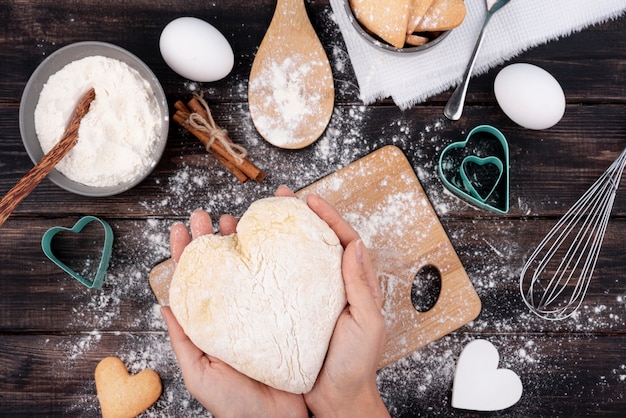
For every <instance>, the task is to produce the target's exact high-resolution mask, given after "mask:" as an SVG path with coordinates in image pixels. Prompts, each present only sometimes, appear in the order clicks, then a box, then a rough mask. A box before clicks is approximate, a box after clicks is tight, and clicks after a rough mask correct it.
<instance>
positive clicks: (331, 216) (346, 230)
mask: <svg viewBox="0 0 626 418" xmlns="http://www.w3.org/2000/svg"><path fill="white" fill-rule="evenodd" d="M306 203H307V204H308V205H309V207H310V208H311V210H313V212H315V213H316V214H317V216H319V217H320V218H322V220H324V221H325V222H326V223H327V224H328V226H330V228H331V229H332V230H333V231H335V234H337V237H338V238H339V241H341V245H343V246H344V248H345V247H346V246H347V245H348V244H349V243H350V242H352V241H355V240H357V239H359V238H360V237H359V234H358V233H357V232H356V231H355V230H354V229H353V228H352V227H351V226H350V224H349V223H348V222H346V221H345V220H344V219H343V218H342V217H341V215H340V214H339V212H337V210H336V209H335V208H334V207H333V206H332V205H330V204H329V203H328V202H326V201H325V200H324V199H322V198H321V197H319V196H317V195H314V194H312V195H309V196H307V198H306Z"/></svg>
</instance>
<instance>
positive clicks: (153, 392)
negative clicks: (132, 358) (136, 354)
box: [95, 357, 162, 418]
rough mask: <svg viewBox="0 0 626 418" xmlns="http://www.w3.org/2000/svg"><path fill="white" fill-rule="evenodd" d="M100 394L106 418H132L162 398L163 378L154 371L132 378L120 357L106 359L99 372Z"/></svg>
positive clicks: (97, 382)
mask: <svg viewBox="0 0 626 418" xmlns="http://www.w3.org/2000/svg"><path fill="white" fill-rule="evenodd" d="M95 378H96V392H97V393H98V399H99V400H100V409H102V417H103V418H132V417H136V416H137V415H139V414H141V413H142V412H143V411H145V410H146V409H148V408H149V407H150V406H151V405H152V404H153V403H155V402H156V401H157V399H159V396H161V390H162V385H161V378H160V377H159V375H158V374H157V373H156V372H154V371H153V370H142V371H141V372H139V373H137V374H136V375H134V376H131V375H130V374H129V373H128V371H127V370H126V366H124V363H122V360H120V359H119V358H117V357H106V358H104V359H102V360H101V361H100V363H98V366H97V367H96V372H95Z"/></svg>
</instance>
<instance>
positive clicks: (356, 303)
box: [341, 239, 382, 313]
mask: <svg viewBox="0 0 626 418" xmlns="http://www.w3.org/2000/svg"><path fill="white" fill-rule="evenodd" d="M341 268H342V274H343V280H344V285H345V288H346V297H347V299H348V303H349V304H350V306H352V307H357V308H361V309H363V310H365V311H370V310H375V311H377V312H378V313H380V309H381V307H382V291H381V290H380V285H379V283H378V279H377V277H376V272H375V270H374V267H373V265H372V261H371V259H370V257H369V253H368V252H367V248H365V245H363V241H361V240H360V239H357V240H355V241H352V242H350V243H349V244H348V246H347V247H346V249H345V252H344V256H343V261H342V266H341Z"/></svg>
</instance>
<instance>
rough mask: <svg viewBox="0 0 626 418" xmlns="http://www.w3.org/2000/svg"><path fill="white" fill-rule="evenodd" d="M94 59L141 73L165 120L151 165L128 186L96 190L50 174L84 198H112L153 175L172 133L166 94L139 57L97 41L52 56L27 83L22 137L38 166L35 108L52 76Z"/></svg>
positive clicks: (39, 151) (54, 172) (21, 114)
mask: <svg viewBox="0 0 626 418" xmlns="http://www.w3.org/2000/svg"><path fill="white" fill-rule="evenodd" d="M90 56H104V57H108V58H113V59H117V60H119V61H121V62H124V63H126V64H127V65H129V66H130V67H131V68H133V69H134V70H136V71H137V72H139V74H140V75H141V76H142V77H143V78H144V80H146V81H147V82H148V83H149V84H150V86H151V87H152V91H153V92H154V94H155V96H156V102H157V105H158V107H159V109H158V110H159V113H160V114H161V116H162V124H161V132H160V135H159V138H158V140H157V141H158V142H157V144H156V146H155V147H154V151H153V152H154V153H153V155H152V158H151V159H150V160H151V161H150V164H148V165H146V166H145V167H144V168H143V171H142V172H141V173H139V174H138V175H137V176H135V177H134V178H132V179H129V180H128V181H127V182H124V183H120V184H117V185H115V186H107V187H94V186H87V185H84V184H82V183H78V182H76V181H73V180H71V179H69V178H67V177H66V176H65V175H63V174H62V173H61V172H59V171H58V170H52V172H50V174H48V178H49V179H50V180H51V181H52V182H53V183H55V184H56V185H58V186H59V187H61V188H63V189H65V190H68V191H70V192H73V193H76V194H79V195H83V196H112V195H116V194H119V193H122V192H125V191H127V190H129V189H130V188H132V187H134V186H136V185H137V184H139V183H140V182H142V181H143V180H144V179H145V178H146V177H147V176H148V175H149V174H150V173H151V172H152V170H153V169H154V167H155V166H156V164H157V163H158V161H159V160H160V159H161V156H162V154H163V150H164V149H165V144H166V142H167V135H168V130H169V110H168V106H167V99H166V97H165V92H164V91H163V88H162V87H161V84H160V83H159V81H158V80H157V78H156V76H155V75H154V73H153V72H152V71H151V70H150V68H148V66H147V65H146V64H144V63H143V62H142V61H141V60H140V59H139V58H137V57H136V56H135V55H133V54H131V53H130V52H128V51H126V50H125V49H123V48H120V47H118V46H116V45H112V44H108V43H104V42H95V41H89V42H78V43H74V44H70V45H67V46H65V47H63V48H61V49H59V50H57V51H55V52H54V53H52V54H51V55H50V56H49V57H48V58H46V59H45V60H44V61H43V62H42V63H41V64H40V65H39V66H38V67H37V69H36V70H35V72H33V74H32V75H31V77H30V79H29V80H28V82H27V83H26V87H25V88H24V92H23V94H22V101H21V103H20V111H19V126H20V133H21V135H22V142H23V143H24V147H25V148H26V152H27V153H28V155H29V156H30V159H31V160H32V161H33V163H37V162H38V161H39V160H41V158H42V157H43V156H44V153H43V151H42V149H41V145H40V143H39V139H38V138H37V133H36V130H35V108H36V107H37V103H38V101H39V96H40V94H41V91H42V89H43V86H44V84H45V83H46V82H47V81H48V79H49V78H50V76H51V75H53V74H55V73H57V72H58V71H59V70H61V69H62V68H63V67H65V66H66V65H67V64H69V63H70V62H72V61H76V60H79V59H81V58H86V57H90Z"/></svg>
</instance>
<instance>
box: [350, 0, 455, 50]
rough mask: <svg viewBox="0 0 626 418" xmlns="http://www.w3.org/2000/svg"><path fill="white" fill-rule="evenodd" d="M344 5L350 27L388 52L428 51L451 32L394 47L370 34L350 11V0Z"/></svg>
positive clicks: (378, 47)
mask: <svg viewBox="0 0 626 418" xmlns="http://www.w3.org/2000/svg"><path fill="white" fill-rule="evenodd" d="M344 5H345V8H346V14H347V15H348V20H350V23H351V24H352V27H353V28H354V30H355V31H356V32H357V33H358V34H359V36H360V37H361V38H363V39H365V40H366V41H367V42H368V43H369V44H370V45H372V46H374V47H375V48H376V49H379V50H381V51H384V52H388V53H390V54H397V55H413V54H418V53H422V52H425V51H428V50H429V49H431V48H433V47H434V46H437V45H439V44H440V43H441V41H443V40H444V39H445V38H446V37H447V36H448V35H449V34H450V32H452V30H447V31H443V32H441V33H440V34H439V35H438V36H437V37H435V38H433V39H431V40H430V41H428V42H427V43H425V44H423V45H419V46H406V47H403V48H396V47H394V46H393V45H391V44H388V43H387V42H385V41H383V40H382V39H380V38H378V37H377V36H376V35H373V34H371V33H370V32H369V31H368V30H366V29H365V28H364V27H363V26H362V25H361V23H359V21H358V20H357V18H356V16H355V15H354V12H353V11H352V7H350V0H345V1H344Z"/></svg>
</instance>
